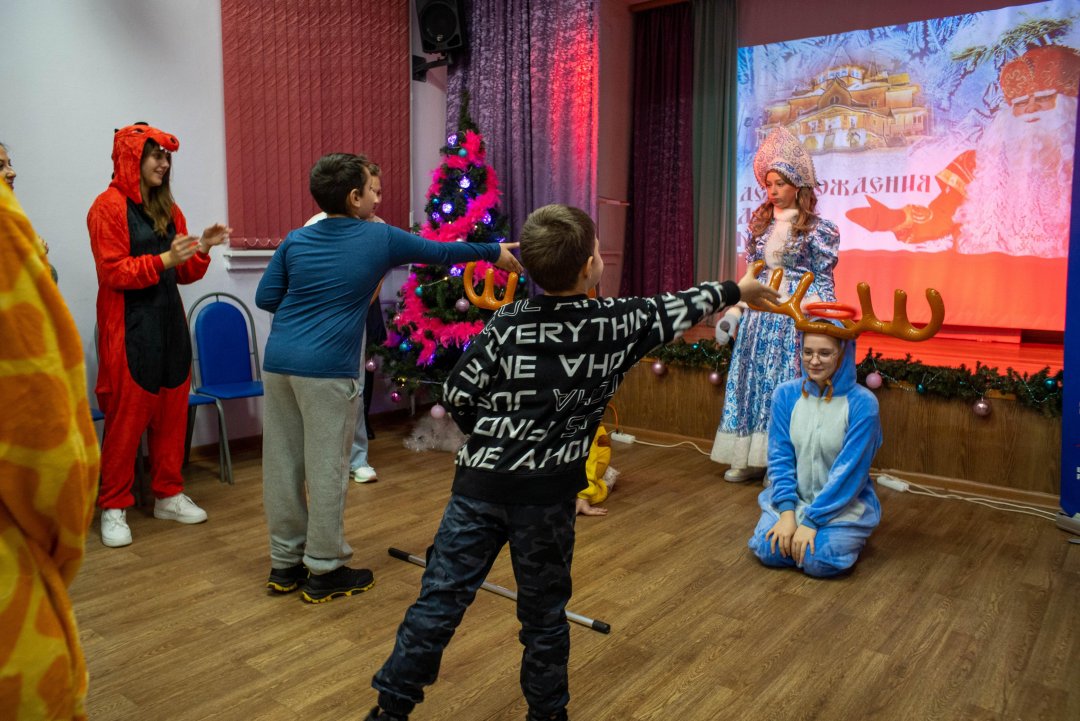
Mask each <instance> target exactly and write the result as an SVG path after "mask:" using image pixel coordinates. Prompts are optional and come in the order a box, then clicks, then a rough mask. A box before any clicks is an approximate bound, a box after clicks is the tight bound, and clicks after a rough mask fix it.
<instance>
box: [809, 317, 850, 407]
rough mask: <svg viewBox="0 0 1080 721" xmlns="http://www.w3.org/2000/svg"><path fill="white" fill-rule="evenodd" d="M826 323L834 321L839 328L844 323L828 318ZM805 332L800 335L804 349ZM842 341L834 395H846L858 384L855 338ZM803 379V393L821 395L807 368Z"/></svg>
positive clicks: (833, 380)
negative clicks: (807, 372)
mask: <svg viewBox="0 0 1080 721" xmlns="http://www.w3.org/2000/svg"><path fill="white" fill-rule="evenodd" d="M825 322H826V323H832V324H833V325H835V326H837V327H838V328H843V327H844V324H843V323H841V322H840V321H838V320H832V319H829V320H826V321H825ZM804 336H805V334H800V335H799V349H800V350H801V349H802V342H803V337H804ZM837 340H839V341H840V363H839V365H837V366H836V370H835V371H834V372H833V374H832V378H831V379H830V380H832V389H833V391H832V394H833V395H834V396H846V395H847V394H849V393H851V389H852V388H854V387H855V386H856V385H858V374H857V373H856V371H855V340H854V339H851V340H842V339H839V338H837ZM800 365H801V364H800ZM802 379H803V386H802V389H803V393H804V394H805V395H812V396H819V395H821V390H820V389H819V388H818V385H817V383H815V382H813V381H812V380H810V376H808V375H807V374H806V369H805V368H803V369H802Z"/></svg>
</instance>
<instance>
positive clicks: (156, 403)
mask: <svg viewBox="0 0 1080 721" xmlns="http://www.w3.org/2000/svg"><path fill="white" fill-rule="evenodd" d="M179 147H180V141H178V140H177V139H176V136H174V135H170V134H168V133H165V132H163V131H161V130H158V129H157V128H153V127H150V126H149V125H147V124H145V123H136V124H135V125H129V126H127V127H125V128H121V129H120V130H118V131H116V134H115V136H114V139H113V154H112V158H113V179H112V182H111V183H110V184H109V187H108V189H107V190H106V191H105V192H104V193H102V194H101V195H99V196H98V197H97V199H96V200H95V201H94V204H93V206H91V208H90V212H89V214H88V215H87V217H86V224H87V226H88V227H89V229H90V246H91V248H92V250H93V252H94V263H95V265H96V266H97V276H98V299H97V322H98V339H97V344H98V356H99V362H98V378H97V388H96V389H95V391H96V393H97V399H98V405H99V406H100V407H101V410H102V411H103V412H104V413H105V435H104V440H103V442H102V447H101V491H100V493H99V495H98V502H97V503H98V506H99V507H100V508H101V509H102V511H101V542H102V543H104V544H105V545H106V546H112V547H117V546H126V545H128V544H129V543H131V530H130V529H129V528H128V525H127V517H126V514H127V508H128V507H129V506H131V505H133V504H134V502H135V499H134V497H133V496H132V493H131V485H132V482H133V480H134V475H135V456H136V453H137V451H138V447H139V441H140V439H141V437H142V434H143V432H144V431H148V434H147V439H148V443H149V447H150V476H151V488H152V489H153V492H154V496H155V498H156V499H157V500H156V501H155V503H154V517H155V518H164V519H169V520H174V521H179V522H180V523H202V522H203V521H205V520H206V512H205V511H204V510H203V509H201V508H199V507H198V506H197V505H195V503H194V502H193V501H192V500H191V499H190V498H188V497H187V496H186V495H184V493H183V490H184V480H183V478H182V477H181V475H180V468H181V466H182V465H183V460H184V436H185V433H186V430H187V424H186V418H187V406H188V389H189V387H190V385H191V337H190V335H189V333H188V326H187V319H186V317H185V314H184V304H183V302H182V301H181V299H180V292H179V290H178V289H177V284H178V283H192V282H194V281H196V280H199V279H200V278H202V277H203V275H205V274H206V269H207V266H208V265H209V264H210V255H209V253H210V248H211V247H213V246H215V245H219V244H221V243H223V242H224V241H225V240H226V239H227V237H228V233H229V231H230V230H231V229H230V228H226V227H225V226H224V225H222V224H220V223H218V224H215V225H212V226H210V227H209V228H207V229H206V230H204V231H203V234H202V236H201V237H199V238H195V237H193V236H190V235H188V234H187V221H186V220H185V219H184V214H183V213H181V212H180V207H179V206H178V205H176V204H175V203H174V202H173V197H172V193H171V192H170V191H169V175H170V172H169V169H170V163H171V160H172V153H173V152H174V151H175V150H176V149H177V148H179Z"/></svg>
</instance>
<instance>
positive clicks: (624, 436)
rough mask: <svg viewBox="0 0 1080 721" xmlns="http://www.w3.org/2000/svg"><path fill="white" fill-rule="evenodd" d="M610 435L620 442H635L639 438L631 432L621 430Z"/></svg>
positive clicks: (612, 438)
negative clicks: (621, 431)
mask: <svg viewBox="0 0 1080 721" xmlns="http://www.w3.org/2000/svg"><path fill="white" fill-rule="evenodd" d="M608 435H610V436H611V440H613V441H618V442H619V443H633V442H634V441H636V440H637V437H636V436H632V435H630V434H629V433H620V432H619V431H614V432H612V433H609V434H608Z"/></svg>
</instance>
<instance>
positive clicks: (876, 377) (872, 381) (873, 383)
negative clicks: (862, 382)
mask: <svg viewBox="0 0 1080 721" xmlns="http://www.w3.org/2000/svg"><path fill="white" fill-rule="evenodd" d="M866 387H867V388H874V389H877V388H881V374H880V373H878V372H877V371H874V372H872V373H868V374H867V376H866Z"/></svg>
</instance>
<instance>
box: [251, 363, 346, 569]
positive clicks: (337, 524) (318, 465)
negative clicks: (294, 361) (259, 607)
mask: <svg viewBox="0 0 1080 721" xmlns="http://www.w3.org/2000/svg"><path fill="white" fill-rule="evenodd" d="M263 388H264V392H265V398H264V400H263V507H264V508H265V510H266V523H267V525H268V526H269V530H270V565H271V566H273V567H274V568H288V567H290V566H295V565H297V564H299V563H301V562H302V563H303V564H304V565H305V566H307V567H308V569H309V570H310V571H311V572H312V573H315V574H323V573H329V572H330V571H333V570H334V569H336V568H338V567H340V566H343V565H345V563H347V562H348V561H349V559H351V558H352V555H353V551H352V548H351V547H350V546H349V544H348V543H347V542H346V541H345V495H346V493H347V491H348V488H349V449H350V447H351V445H352V441H353V433H354V432H355V430H356V415H357V413H358V412H359V410H360V403H361V397H360V382H359V381H358V380H357V379H355V378H305V377H302V376H290V375H281V374H279V373H264V374H263ZM305 480H306V484H305Z"/></svg>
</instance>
